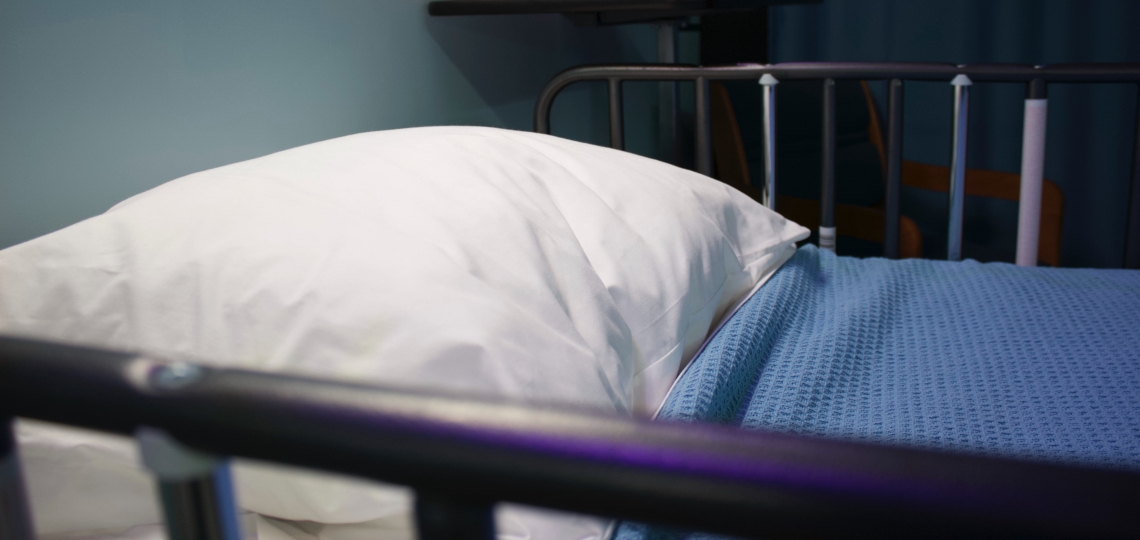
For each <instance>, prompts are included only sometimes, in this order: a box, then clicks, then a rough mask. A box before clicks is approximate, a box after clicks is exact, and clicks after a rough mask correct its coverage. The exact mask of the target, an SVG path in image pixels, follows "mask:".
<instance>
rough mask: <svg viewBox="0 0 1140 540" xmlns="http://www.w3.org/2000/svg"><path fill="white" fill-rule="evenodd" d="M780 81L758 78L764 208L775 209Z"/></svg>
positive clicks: (773, 78) (769, 77) (769, 75)
mask: <svg viewBox="0 0 1140 540" xmlns="http://www.w3.org/2000/svg"><path fill="white" fill-rule="evenodd" d="M777 84H780V81H779V80H777V79H776V78H775V77H773V76H772V74H771V73H765V74H764V75H763V76H762V77H760V86H763V87H764V192H763V193H764V195H763V201H762V203H763V204H764V206H767V207H768V208H771V209H773V210H775V209H776V85H777Z"/></svg>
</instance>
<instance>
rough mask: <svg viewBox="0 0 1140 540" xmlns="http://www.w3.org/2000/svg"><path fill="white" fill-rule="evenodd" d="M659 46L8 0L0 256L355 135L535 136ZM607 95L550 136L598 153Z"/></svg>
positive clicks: (136, 3)
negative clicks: (584, 77) (465, 130)
mask: <svg viewBox="0 0 1140 540" xmlns="http://www.w3.org/2000/svg"><path fill="white" fill-rule="evenodd" d="M654 39H655V38H654V33H653V30H652V29H651V28H648V27H625V28H574V27H572V26H571V25H570V24H569V23H568V22H567V21H566V20H565V19H563V18H562V17H561V16H558V15H536V16H529V15H528V16H507V17H467V18H449V19H439V18H429V17H428V16H427V10H426V0H321V1H316V0H193V1H185V0H183V1H176V0H0V247H5V246H9V245H12V244H15V243H18V242H21V241H24V240H28V239H31V238H34V237H36V236H39V235H42V234H45V233H48V232H50V231H52V230H55V229H58V228H60V227H64V226H66V225H68V224H70V223H74V222H76V221H79V220H81V219H84V218H87V217H89V216H93V215H96V214H98V213H100V212H102V211H104V210H106V209H107V208H108V207H110V206H112V205H113V204H115V203H116V202H118V201H120V200H122V199H124V198H126V197H129V196H131V195H133V194H135V193H139V192H141V191H144V190H146V189H148V188H151V187H153V186H156V185H158V184H161V183H163V182H165V181H168V180H171V179H174V178H176V177H179V176H182V175H185V174H188V173H192V172H195V171H200V170H204V169H208V168H212V167H217V166H220V165H225V164H228V163H232V162H235V161H240V160H244V159H249V158H253V157H257V156H261V155H264V154H267V153H270V152H274V151H278V150H282V149H286V148H290V147H293V146H298V145H302V144H306V143H310V142H314V141H319V140H323V139H328V138H332V137H337V136H341V135H347V134H350V133H357V132H362V131H370V130H378V129H392V128H402V127H409V126H424V125H439V124H472V125H487V126H499V127H506V128H513V129H524V130H528V129H530V127H531V122H532V111H533V106H534V98H535V96H536V95H537V94H538V92H539V90H540V89H541V88H542V85H543V84H544V83H545V82H546V80H547V79H548V78H549V77H551V76H553V75H554V74H555V73H557V72H558V71H560V70H562V69H564V68H566V67H569V66H571V65H574V64H580V63H586V62H617V61H624V62H643V61H647V60H649V59H651V58H652V57H653V55H654V46H655V41H654ZM603 96H604V94H602V93H601V92H600V89H598V88H590V87H582V88H577V89H572V90H568V91H567V94H565V96H564V97H563V98H560V99H559V101H558V103H557V104H556V106H555V110H554V119H553V122H554V126H555V131H556V133H558V134H561V135H564V136H569V137H572V138H577V139H582V140H590V141H595V142H600V143H602V144H604V143H605V142H606V135H605V133H606V131H605V130H606V127H605V116H604V114H605V103H604V101H603V99H602V98H603ZM635 98H636V95H635V96H633V99H630V100H628V101H629V106H630V109H631V110H630V114H631V115H632V116H633V118H631V124H630V126H631V129H634V130H635V131H634V132H632V133H631V134H630V136H629V139H630V142H631V143H632V145H633V149H634V150H635V151H639V152H641V153H651V152H652V148H649V147H648V146H647V145H646V144H641V143H639V142H638V141H649V140H652V137H650V136H648V133H649V132H650V131H651V130H652V129H654V128H655V126H653V125H652V119H653V118H655V115H654V114H652V111H650V110H648V109H647V107H649V106H652V105H651V104H645V103H643V100H638V99H635ZM641 117H644V119H640V118H641ZM635 126H636V127H635ZM637 130H640V131H637Z"/></svg>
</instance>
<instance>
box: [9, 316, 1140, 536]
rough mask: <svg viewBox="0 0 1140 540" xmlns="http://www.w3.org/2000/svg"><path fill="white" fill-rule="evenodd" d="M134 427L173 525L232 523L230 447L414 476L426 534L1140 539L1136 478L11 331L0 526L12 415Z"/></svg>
mask: <svg viewBox="0 0 1140 540" xmlns="http://www.w3.org/2000/svg"><path fill="white" fill-rule="evenodd" d="M14 417H27V418H34V419H39V420H44V421H49V422H58V423H63V424H70V425H76V426H82V427H85V428H90V429H97V430H103V431H109V432H114V433H119V434H124V435H133V436H135V437H136V440H137V441H138V443H139V446H140V450H141V455H142V459H143V462H144V463H145V464H146V466H147V467H148V468H149V469H150V470H151V471H152V472H153V473H154V474H155V476H156V477H157V479H158V482H159V486H160V493H161V500H162V501H161V502H162V507H163V509H164V514H165V516H166V525H167V528H168V532H169V535H170V538H171V539H172V540H207V539H209V540H237V539H238V538H240V535H239V532H238V527H237V518H236V513H235V505H234V501H233V493H232V488H231V486H230V481H229V475H228V467H227V458H226V456H240V457H246V458H254V459H259V460H266V461H273V462H278V463H283V464H289V465H294V466H300V467H309V468H314V469H320V470H325V471H332V472H338V473H344V474H350V475H355V476H359V477H366V478H371V479H375V480H380V481H385V482H392V483H398V484H404V485H408V486H411V487H412V488H413V489H414V490H415V493H416V504H415V509H416V515H417V518H416V523H417V529H418V532H419V537H420V538H421V539H425V540H442V539H459V538H464V539H467V540H488V539H490V538H492V537H493V530H494V529H493V527H494V520H493V516H492V512H491V510H492V506H493V504H494V503H496V502H499V501H509V502H518V503H526V504H533V505H538V506H544V507H549V508H556V509H562V510H567V511H573V512H582V513H587V514H595V515H601V516H613V517H622V518H628V519H635V520H642V521H647V522H654V523H661V524H665V525H671V526H675V527H682V528H689V529H696V530H703V531H708V532H713V533H721V534H729V535H736V536H744V537H764V538H804V537H815V538H818V537H828V538H836V539H839V538H864V537H868V536H874V537H908V538H927V537H939V538H940V537H956V538H974V537H1004V538H1009V537H1025V536H1033V537H1042V538H1078V537H1079V538H1138V537H1140V513H1138V512H1136V511H1135V510H1136V508H1140V474H1135V473H1131V472H1117V471H1106V470H1098V469H1089V468H1081V467H1073V466H1061V465H1053V464H1042V463H1032V462H1025V461H1014V460H1006V459H997V458H988V457H978V456H968V455H956V454H949V453H940V452H933V451H921V450H914V449H904V448H893V447H886V446H874V445H866V444H854V443H845V442H837V441H828V440H822V439H813V438H809V437H803V436H794V435H784V434H775V433H764V432H755V431H752V432H746V431H740V430H736V429H731V428H728V427H723V426H712V425H699V424H683V423H667V422H649V421H647V420H640V419H633V418H628V417H624V416H619V415H616V414H611V415H606V414H599V413H594V412H589V411H581V410H574V409H567V408H552V407H543V406H535V405H529V404H519V403H511V402H507V401H501V400H498V401H497V400H493V399H477V398H465V397H459V396H454V395H445V394H438V393H429V392H414V391H408V390H397V389H391V388H379V387H373V386H365V385H359V384H349V383H344V382H331V381H323V380H314V379H305V378H301V377H295V376H287V375H280V374H269V373H262V372H252V371H242V370H236V369H220V368H210V367H205V366H201V365H196V364H189V363H185V362H175V361H168V360H163V359H161V358H154V357H151V356H143V355H135V354H130V353H122V352H112V351H106V350H97V349H90V348H79V347H73V346H66V345H60V344H52V343H45V342H38V341H29V340H23V339H13V338H3V337H0V452H2V455H0V459H2V461H0V463H2V468H0V540H31V539H32V538H34V537H33V532H32V524H31V520H30V518H29V517H28V516H29V512H28V505H27V502H26V501H27V499H26V498H25V497H24V496H23V493H22V492H23V490H24V488H23V485H22V481H21V477H20V469H19V466H18V459H17V454H18V449H17V446H16V445H15V443H14V436H13V433H12V431H11V430H12V428H11V421H12V418H14Z"/></svg>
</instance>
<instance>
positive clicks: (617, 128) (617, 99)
mask: <svg viewBox="0 0 1140 540" xmlns="http://www.w3.org/2000/svg"><path fill="white" fill-rule="evenodd" d="M608 82H609V88H610V146H611V147H613V148H617V149H618V150H621V149H622V148H624V146H625V126H624V122H623V118H622V108H623V107H622V105H624V103H622V95H621V79H609V81H608Z"/></svg>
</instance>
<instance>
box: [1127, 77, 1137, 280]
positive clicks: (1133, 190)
mask: <svg viewBox="0 0 1140 540" xmlns="http://www.w3.org/2000/svg"><path fill="white" fill-rule="evenodd" d="M1135 133H1136V137H1135V139H1134V140H1133V141H1132V181H1131V182H1130V187H1129V193H1128V221H1127V225H1126V227H1127V229H1126V230H1125V231H1124V267H1125V268H1134V269H1135V268H1140V85H1137V87H1136V131H1135Z"/></svg>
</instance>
